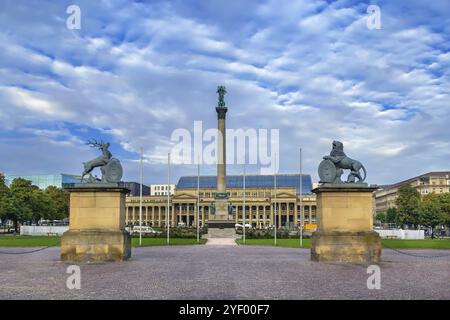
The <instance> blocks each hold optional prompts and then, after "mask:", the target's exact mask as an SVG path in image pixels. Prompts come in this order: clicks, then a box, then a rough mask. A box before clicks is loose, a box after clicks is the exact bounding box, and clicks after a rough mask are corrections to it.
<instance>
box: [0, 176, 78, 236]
mask: <svg viewBox="0 0 450 320" xmlns="http://www.w3.org/2000/svg"><path fill="white" fill-rule="evenodd" d="M68 212H69V197H68V193H67V192H66V191H65V190H62V189H60V188H57V187H49V188H47V189H46V190H41V189H39V188H38V187H37V186H35V185H33V184H32V183H31V181H28V180H25V179H22V178H16V179H14V180H13V181H12V182H11V184H10V186H9V187H7V186H6V183H5V177H4V176H3V175H2V174H0V219H2V221H5V220H11V221H12V222H13V224H14V228H15V230H16V231H17V230H18V224H19V223H24V222H34V223H37V222H38V221H39V220H41V219H45V220H59V219H64V218H65V217H67V215H68Z"/></svg>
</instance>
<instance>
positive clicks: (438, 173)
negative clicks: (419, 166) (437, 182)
mask: <svg viewBox="0 0 450 320" xmlns="http://www.w3.org/2000/svg"><path fill="white" fill-rule="evenodd" d="M446 176H448V177H450V171H431V172H427V173H424V174H421V175H420V176H416V177H413V178H409V179H406V180H403V181H400V182H397V183H394V184H391V185H385V186H382V187H381V188H382V189H383V190H389V189H394V188H398V187H400V186H402V185H404V184H407V183H410V182H413V181H414V180H417V179H420V178H428V177H446Z"/></svg>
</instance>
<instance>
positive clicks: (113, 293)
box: [0, 246, 450, 300]
mask: <svg viewBox="0 0 450 320" xmlns="http://www.w3.org/2000/svg"><path fill="white" fill-rule="evenodd" d="M26 250H30V248H20V249H19V248H0V251H26ZM407 252H408V253H410V254H418V255H444V254H447V256H446V257H441V258H433V259H426V258H418V257H412V256H409V255H403V254H399V253H397V252H395V251H392V250H384V251H383V262H382V263H381V264H380V268H381V289H380V290H369V289H367V285H366V283H367V278H368V276H369V275H368V274H367V269H366V267H365V266H361V265H348V264H347V265H346V264H339V263H317V262H311V261H310V260H309V250H306V249H292V248H273V247H258V246H248V247H246V246H172V247H146V248H135V249H133V253H132V259H131V260H130V261H126V262H118V263H95V264H92V263H91V264H89V263H88V264H81V265H80V267H81V289H80V290H76V289H74V290H69V289H67V287H66V279H67V277H68V276H69V274H66V268H67V267H68V266H69V265H70V264H68V263H63V262H60V261H59V248H49V249H46V250H43V251H40V252H36V253H32V254H22V255H4V254H0V299H2V300H3V299H19V298H20V299H450V286H449V283H450V256H448V255H449V254H450V251H448V250H447V251H446V250H409V251H407Z"/></svg>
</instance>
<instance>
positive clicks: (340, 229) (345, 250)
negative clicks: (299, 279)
mask: <svg viewBox="0 0 450 320" xmlns="http://www.w3.org/2000/svg"><path fill="white" fill-rule="evenodd" d="M376 189H377V188H374V187H368V186H366V185H364V184H360V185H358V184H354V185H352V184H339V185H325V186H320V187H319V188H316V189H314V190H313V192H314V193H316V194H317V231H316V232H314V233H313V235H312V238H311V259H312V260H314V261H338V262H354V263H373V262H375V263H376V262H379V261H380V256H381V241H380V236H379V235H378V233H376V232H375V231H373V229H372V224H373V216H372V193H373V191H375V190H376Z"/></svg>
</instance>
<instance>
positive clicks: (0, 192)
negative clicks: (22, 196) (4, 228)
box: [0, 173, 9, 223]
mask: <svg viewBox="0 0 450 320" xmlns="http://www.w3.org/2000/svg"><path fill="white" fill-rule="evenodd" d="M8 197H9V188H8V187H7V186H6V182H5V176H4V175H3V174H2V173H0V219H1V220H2V223H3V222H4V220H5V219H6V211H7V210H6V208H7V206H6V202H7V200H8Z"/></svg>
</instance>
